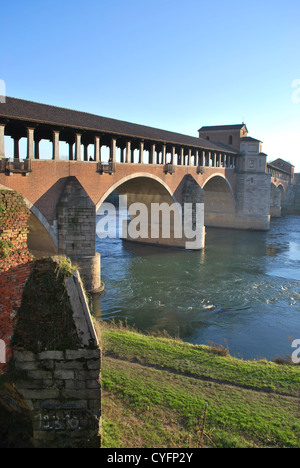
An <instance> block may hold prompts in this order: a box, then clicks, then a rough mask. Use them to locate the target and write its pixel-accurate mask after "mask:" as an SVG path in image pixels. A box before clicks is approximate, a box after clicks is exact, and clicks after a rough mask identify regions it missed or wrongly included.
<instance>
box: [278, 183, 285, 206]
mask: <svg viewBox="0 0 300 468" xmlns="http://www.w3.org/2000/svg"><path fill="white" fill-rule="evenodd" d="M278 188H279V190H280V195H281V205H282V204H284V203H285V199H286V194H285V190H284V187H283V185H281V184H280V185H278Z"/></svg>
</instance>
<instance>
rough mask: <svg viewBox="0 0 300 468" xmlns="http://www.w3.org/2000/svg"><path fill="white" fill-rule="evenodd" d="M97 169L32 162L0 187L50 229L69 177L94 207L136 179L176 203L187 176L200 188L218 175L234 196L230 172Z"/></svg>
mask: <svg viewBox="0 0 300 468" xmlns="http://www.w3.org/2000/svg"><path fill="white" fill-rule="evenodd" d="M96 168H97V165H96V163H92V162H90V163H86V162H78V161H45V160H44V161H43V160H34V161H32V172H31V173H29V174H28V176H27V177H24V176H23V175H21V174H14V175H12V176H6V175H5V174H1V173H0V185H1V184H2V186H4V187H8V188H11V189H13V190H16V191H17V192H19V193H21V194H22V195H23V196H24V197H25V198H26V199H27V200H28V202H29V203H30V204H32V205H35V207H36V208H37V209H38V210H39V212H40V213H41V214H42V215H43V216H44V217H45V218H46V220H47V221H48V222H49V223H50V225H53V222H54V221H55V220H56V207H57V204H58V201H59V199H60V196H61V194H62V192H63V190H64V187H65V183H66V180H67V178H69V177H76V178H77V180H78V181H79V183H80V184H81V185H82V187H83V188H84V190H85V191H86V192H87V194H88V196H89V197H90V198H91V200H92V201H93V203H94V204H95V206H96V207H98V206H99V204H100V203H101V201H104V199H105V198H106V196H107V195H108V194H109V193H110V192H111V191H113V189H114V188H115V187H117V186H118V185H120V183H122V182H124V181H127V180H129V179H130V178H134V177H138V176H139V175H141V176H144V177H152V178H154V179H156V180H158V181H159V182H160V183H161V184H162V185H164V186H165V187H166V189H167V191H168V192H169V193H170V194H172V196H174V197H175V198H176V201H178V202H179V203H180V202H181V192H182V185H183V184H182V181H183V179H184V177H185V176H186V175H188V174H190V175H192V176H193V177H194V179H195V180H196V181H197V182H198V184H199V185H200V187H203V185H204V184H205V182H206V181H207V180H208V179H209V178H210V177H211V176H213V175H221V176H223V177H226V178H227V180H228V182H229V183H230V185H231V188H232V191H233V193H234V192H235V180H236V174H235V170H234V169H229V168H221V167H220V168H216V167H205V172H204V174H197V168H196V167H195V166H176V171H175V173H174V174H173V175H171V174H165V173H164V172H163V166H162V165H150V164H121V163H120V164H116V172H115V173H113V174H112V175H109V174H103V175H100V174H99V173H98V172H97V171H96Z"/></svg>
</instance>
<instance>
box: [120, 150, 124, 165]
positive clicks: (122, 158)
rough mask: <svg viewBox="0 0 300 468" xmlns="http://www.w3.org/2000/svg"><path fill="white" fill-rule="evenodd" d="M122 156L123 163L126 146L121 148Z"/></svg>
mask: <svg viewBox="0 0 300 468" xmlns="http://www.w3.org/2000/svg"><path fill="white" fill-rule="evenodd" d="M120 158H121V163H123V162H124V148H123V147H122V148H121V156H120Z"/></svg>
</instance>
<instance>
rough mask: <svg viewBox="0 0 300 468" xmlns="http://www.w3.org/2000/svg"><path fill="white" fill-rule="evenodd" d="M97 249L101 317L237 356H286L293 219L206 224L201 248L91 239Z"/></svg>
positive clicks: (296, 225)
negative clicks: (262, 224)
mask: <svg viewBox="0 0 300 468" xmlns="http://www.w3.org/2000/svg"><path fill="white" fill-rule="evenodd" d="M97 250H98V252H100V253H101V270H102V279H103V281H104V282H105V286H106V288H105V289H106V293H105V294H104V295H102V296H101V297H100V298H99V297H98V298H96V299H95V300H96V307H94V311H95V314H96V316H97V317H98V318H99V319H101V320H108V319H115V321H119V320H123V321H124V320H125V319H127V322H128V323H129V324H130V325H135V326H136V328H138V329H139V330H141V331H146V330H152V331H153V330H159V331H162V330H166V331H168V332H169V333H170V334H171V335H172V336H180V338H182V339H183V340H184V341H187V342H190V343H194V344H209V343H210V342H214V343H218V344H221V345H223V346H227V347H228V348H229V351H230V353H231V355H233V356H237V357H240V358H244V359H259V358H266V359H273V358H275V357H276V356H283V357H285V356H286V355H287V354H291V353H292V352H293V348H292V347H291V341H292V340H294V339H300V216H283V217H282V218H279V219H273V220H272V221H271V229H270V231H268V232H249V231H234V230H225V229H213V228H207V233H206V247H205V250H204V251H201V252H200V251H182V250H175V249H170V248H162V247H151V246H144V245H138V244H133V243H128V242H123V241H121V240H119V239H98V240H97Z"/></svg>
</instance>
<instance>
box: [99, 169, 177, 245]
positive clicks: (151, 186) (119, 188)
mask: <svg viewBox="0 0 300 468" xmlns="http://www.w3.org/2000/svg"><path fill="white" fill-rule="evenodd" d="M113 192H117V193H118V194H119V195H121V196H126V203H127V209H129V207H132V206H133V204H142V205H143V207H144V208H145V213H146V215H143V216H144V217H143V222H145V225H146V228H144V229H143V234H141V236H140V237H135V238H132V237H130V233H128V232H127V236H125V240H129V241H134V242H138V243H145V244H152V245H153V244H154V245H164V246H173V247H183V246H184V239H183V237H182V236H181V238H178V237H176V236H175V235H174V232H175V229H174V226H175V224H174V220H175V214H174V212H176V216H178V215H179V214H180V216H181V212H179V210H178V206H179V203H178V201H177V200H176V197H175V195H174V194H173V193H172V191H171V190H170V188H169V187H168V185H167V184H166V183H165V182H164V181H163V180H161V179H159V178H158V177H156V176H154V175H151V174H148V173H138V174H133V175H130V176H128V177H124V178H123V179H121V180H120V181H118V182H117V183H116V184H114V185H112V186H111V187H110V188H109V189H108V190H107V192H106V193H105V194H104V195H103V196H102V197H101V199H100V200H99V202H98V203H97V205H96V210H97V212H98V213H99V209H100V207H101V206H102V204H103V203H104V202H105V200H107V198H108V197H109V195H110V194H111V193H113ZM123 201H124V199H123ZM154 204H156V205H159V206H160V207H162V205H163V204H164V207H166V206H168V208H167V209H166V211H164V213H165V214H166V213H167V216H168V218H164V217H163V215H162V214H161V213H160V218H156V219H155V221H154V217H152V214H153V211H152V209H153V206H154ZM168 209H169V210H170V211H168ZM173 210H174V211H173ZM129 214H130V218H131V220H132V219H134V218H135V214H133V215H132V213H129ZM176 219H178V218H176ZM165 220H167V221H168V222H169V224H168V225H169V226H170V236H169V237H164V235H163V234H162V232H163V231H162V226H163V225H164V224H163V223H164V221H165ZM154 226H155V229H156V231H155V232H158V235H157V236H153V235H152V234H153V230H154ZM164 226H165V225H164ZM177 232H178V231H177ZM145 233H146V234H145ZM123 239H124V237H123Z"/></svg>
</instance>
